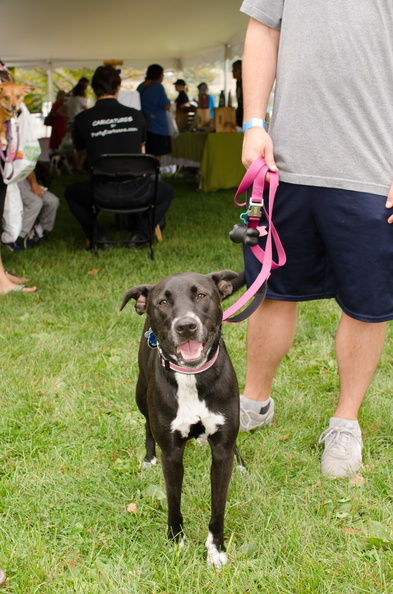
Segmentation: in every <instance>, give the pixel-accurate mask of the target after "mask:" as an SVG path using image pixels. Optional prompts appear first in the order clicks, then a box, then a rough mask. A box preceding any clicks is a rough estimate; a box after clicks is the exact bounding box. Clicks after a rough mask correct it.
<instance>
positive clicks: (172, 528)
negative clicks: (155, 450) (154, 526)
mask: <svg viewBox="0 0 393 594" xmlns="http://www.w3.org/2000/svg"><path fill="white" fill-rule="evenodd" d="M185 445H186V440H184V441H182V442H180V443H178V444H176V445H171V446H170V447H169V448H168V449H165V450H162V454H161V461H162V471H163V474H164V479H165V486H166V495H167V499H168V538H169V539H170V540H176V541H178V540H180V541H181V544H182V542H183V541H184V532H183V516H182V514H181V509H180V506H181V491H182V485H183V475H184V467H183V453H184V447H185Z"/></svg>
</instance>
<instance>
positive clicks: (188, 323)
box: [175, 317, 198, 338]
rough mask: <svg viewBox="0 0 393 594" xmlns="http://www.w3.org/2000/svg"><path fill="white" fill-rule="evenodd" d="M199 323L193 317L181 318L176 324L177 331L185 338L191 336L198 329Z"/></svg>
mask: <svg viewBox="0 0 393 594" xmlns="http://www.w3.org/2000/svg"><path fill="white" fill-rule="evenodd" d="M197 328H198V325H197V323H196V321H195V320H194V319H193V318H187V317H186V318H181V319H179V320H178V321H177V322H176V324H175V331H176V332H177V334H178V335H179V336H181V337H183V338H189V337H190V336H192V335H193V334H195V332H196V331H197Z"/></svg>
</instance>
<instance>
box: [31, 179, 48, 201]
mask: <svg viewBox="0 0 393 594" xmlns="http://www.w3.org/2000/svg"><path fill="white" fill-rule="evenodd" d="M31 191H32V192H33V194H36V195H37V196H39V197H40V198H42V197H43V196H44V194H45V192H46V188H43V187H42V186H40V185H39V184H37V183H32V184H31Z"/></svg>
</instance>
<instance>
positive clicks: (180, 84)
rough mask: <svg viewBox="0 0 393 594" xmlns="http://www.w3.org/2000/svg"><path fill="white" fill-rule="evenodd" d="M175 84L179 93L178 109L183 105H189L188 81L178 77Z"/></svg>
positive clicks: (176, 101)
mask: <svg viewBox="0 0 393 594" xmlns="http://www.w3.org/2000/svg"><path fill="white" fill-rule="evenodd" d="M173 84H174V85H175V89H176V91H177V92H178V93H179V94H178V96H177V97H176V99H175V103H176V109H180V108H181V107H189V106H190V100H189V98H188V95H187V93H186V81H185V80H183V79H182V78H178V79H177V81H176V82H175V83H173Z"/></svg>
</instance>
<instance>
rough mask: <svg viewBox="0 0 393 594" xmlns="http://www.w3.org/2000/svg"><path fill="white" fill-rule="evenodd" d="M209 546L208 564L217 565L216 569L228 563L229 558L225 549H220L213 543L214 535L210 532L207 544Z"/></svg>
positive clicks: (209, 565) (210, 565)
mask: <svg viewBox="0 0 393 594" xmlns="http://www.w3.org/2000/svg"><path fill="white" fill-rule="evenodd" d="M205 546H206V548H207V561H206V563H207V566H208V567H209V568H210V567H215V568H216V569H221V568H222V567H223V566H224V565H226V563H227V561H228V559H227V555H226V553H225V551H219V550H218V549H217V547H216V545H215V544H214V543H213V535H212V533H211V532H209V536H208V537H207V540H206V544H205Z"/></svg>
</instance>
